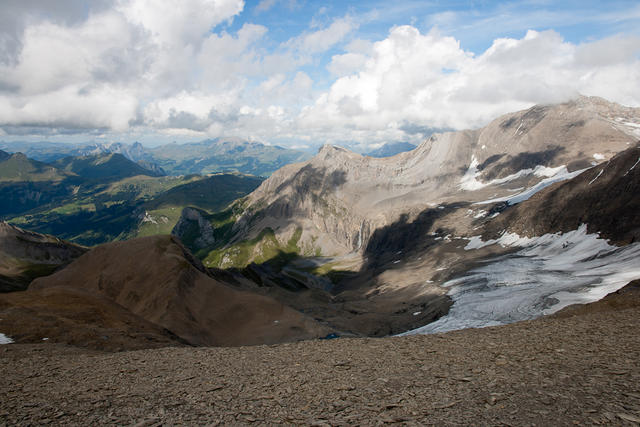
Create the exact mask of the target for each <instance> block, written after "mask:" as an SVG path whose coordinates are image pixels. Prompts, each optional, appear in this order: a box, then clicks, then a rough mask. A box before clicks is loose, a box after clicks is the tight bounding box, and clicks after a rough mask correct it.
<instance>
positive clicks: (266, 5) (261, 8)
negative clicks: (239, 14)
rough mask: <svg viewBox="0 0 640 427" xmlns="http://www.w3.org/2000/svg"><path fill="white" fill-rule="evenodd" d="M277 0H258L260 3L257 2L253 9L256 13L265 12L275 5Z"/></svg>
mask: <svg viewBox="0 0 640 427" xmlns="http://www.w3.org/2000/svg"><path fill="white" fill-rule="evenodd" d="M277 2H278V0H260V3H258V5H257V6H256V8H255V9H254V10H255V11H256V13H260V12H266V11H267V10H269V9H271V8H272V7H273V6H275V5H276V3H277Z"/></svg>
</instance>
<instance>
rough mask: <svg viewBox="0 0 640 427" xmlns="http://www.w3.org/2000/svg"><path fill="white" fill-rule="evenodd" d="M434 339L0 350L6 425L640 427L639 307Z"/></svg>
mask: <svg viewBox="0 0 640 427" xmlns="http://www.w3.org/2000/svg"><path fill="white" fill-rule="evenodd" d="M632 296H633V298H631V299H628V298H625V300H624V304H623V305H619V304H618V305H616V304H615V303H616V301H615V299H614V301H613V303H614V304H613V305H612V303H611V300H610V299H609V300H605V301H604V302H603V301H601V302H599V303H595V304H592V305H590V306H586V307H581V308H579V309H576V310H573V311H569V313H567V312H563V313H561V314H560V315H555V316H552V317H546V318H542V319H538V320H534V321H527V322H521V323H515V324H511V325H507V326H500V327H493V328H485V329H476V330H473V329H469V330H463V331H457V332H451V333H446V334H439V335H427V336H410V337H396V338H380V339H334V340H328V341H308V342H299V343H291V344H281V345H274V346H256V347H238V348H187V347H180V348H165V349H156V350H142V351H129V352H120V353H100V352H92V351H89V350H82V349H77V348H72V347H64V346H62V345H59V344H48V343H43V344H37V345H29V344H10V345H5V346H2V347H0V425H3V424H7V425H13V424H20V425H28V424H37V425H41V424H46V423H51V424H65V425H73V424H75V425H95V424H118V425H127V424H133V425H136V424H137V425H149V426H150V425H160V424H163V425H173V424H181V425H185V424H187V425H189V424H206V423H207V424H208V423H213V424H216V423H220V424H227V425H228V424H250V423H257V424H274V423H277V424H297V425H300V424H305V425H347V424H359V425H374V424H382V423H401V424H405V425H416V424H436V425H539V426H544V425H576V424H577V425H597V424H610V425H636V424H637V423H640V339H639V338H638V334H637V331H638V327H639V326H640V297H638V294H636V293H634V294H633V295H632Z"/></svg>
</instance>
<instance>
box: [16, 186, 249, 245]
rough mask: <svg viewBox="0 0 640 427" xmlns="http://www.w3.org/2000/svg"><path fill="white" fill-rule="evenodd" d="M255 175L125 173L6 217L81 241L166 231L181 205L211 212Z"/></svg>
mask: <svg viewBox="0 0 640 427" xmlns="http://www.w3.org/2000/svg"><path fill="white" fill-rule="evenodd" d="M260 182H261V180H260V179H258V178H255V177H246V176H239V175H214V176H209V177H202V176H197V175H190V176H185V177H149V176H136V177H128V178H125V179H122V180H119V181H116V182H112V183H109V184H104V185H96V186H92V187H89V188H86V189H81V190H80V191H78V192H77V193H76V194H74V195H71V196H69V197H67V198H66V199H64V200H63V201H62V202H60V203H53V204H51V205H48V206H42V207H40V208H39V209H35V210H33V211H30V212H28V213H27V214H23V215H18V216H11V217H9V219H10V221H11V222H12V223H14V224H16V225H19V226H21V227H24V228H28V229H31V230H34V231H38V232H42V233H47V234H54V235H56V236H59V237H61V238H64V239H67V240H71V241H73V242H76V243H81V244H84V245H95V244H100V243H105V242H108V241H112V240H121V239H127V238H133V237H138V236H149V235H155V234H169V233H170V232H171V230H172V229H173V227H174V225H175V224H176V222H177V221H178V219H179V217H180V214H181V212H182V208H184V207H186V206H194V207H198V208H201V209H206V210H207V211H209V212H211V211H217V210H220V209H223V208H224V207H226V206H227V205H228V204H229V203H231V202H232V201H233V200H235V199H237V198H239V197H242V196H245V195H246V194H248V193H249V192H251V191H252V190H253V189H255V188H256V187H257V186H258V185H259V184H260Z"/></svg>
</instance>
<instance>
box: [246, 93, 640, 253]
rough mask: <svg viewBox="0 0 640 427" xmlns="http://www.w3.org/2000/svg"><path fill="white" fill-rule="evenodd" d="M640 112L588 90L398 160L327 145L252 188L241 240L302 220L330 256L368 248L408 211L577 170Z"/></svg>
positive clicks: (628, 136) (628, 133)
mask: <svg viewBox="0 0 640 427" xmlns="http://www.w3.org/2000/svg"><path fill="white" fill-rule="evenodd" d="M639 111H640V110H639V109H633V108H626V107H622V106H619V105H617V104H612V103H609V102H606V101H604V100H602V99H599V98H587V97H581V98H579V99H577V100H575V101H572V102H569V103H566V104H560V105H553V106H536V107H533V108H531V109H529V110H526V111H520V112H517V113H512V114H508V115H505V116H502V117H500V118H498V119H496V120H494V121H493V122H491V123H490V124H489V125H488V126H486V127H485V128H482V129H479V130H474V131H461V132H449V133H444V134H436V135H433V136H432V137H430V138H429V139H428V140H427V141H425V142H423V143H422V144H421V145H420V146H419V147H417V148H416V149H415V150H413V151H409V152H406V153H401V154H398V155H396V156H393V157H390V158H384V159H374V158H369V157H363V156H360V155H358V154H355V153H353V152H350V151H348V150H346V149H343V148H340V147H335V146H330V145H327V146H324V147H323V148H322V149H321V150H320V152H319V153H318V154H317V155H316V156H315V157H314V158H313V159H311V160H310V161H309V162H306V163H301V164H294V165H289V166H286V167H284V168H282V169H280V170H279V171H277V172H276V173H274V174H273V176H272V177H271V178H269V179H268V180H266V181H265V182H264V183H263V184H262V185H261V186H260V187H259V188H258V189H257V190H256V191H255V192H254V193H252V194H251V195H250V198H249V204H248V207H247V210H246V213H245V215H244V217H243V218H241V220H240V221H239V222H238V224H237V227H236V228H237V230H238V238H239V239H242V238H246V237H249V236H255V235H257V234H258V233H259V232H260V230H262V229H264V228H265V227H271V228H274V229H275V228H276V227H278V226H280V228H281V229H283V231H282V232H281V233H286V231H284V229H287V228H288V229H289V230H290V229H292V228H297V227H301V228H302V230H303V233H302V238H301V241H302V244H303V245H309V246H314V248H319V249H320V251H321V252H322V253H323V254H326V255H344V254H346V253H349V252H352V251H360V252H362V251H363V250H364V249H365V246H366V243H367V242H368V241H369V239H370V238H371V236H372V233H373V232H374V231H375V230H376V229H380V228H381V227H384V226H387V225H389V224H392V223H393V222H394V221H397V220H398V219H399V218H401V217H402V216H408V219H409V218H415V216H416V215H418V214H419V213H420V212H422V211H424V210H425V209H429V208H430V207H434V206H438V205H446V204H452V203H458V202H464V203H482V202H487V201H490V202H492V203H493V202H499V201H504V200H510V199H511V200H512V202H516V201H521V200H523V199H524V198H525V197H529V196H530V195H531V194H533V192H535V191H536V190H539V189H542V188H543V187H544V186H545V185H547V184H551V183H553V182H555V181H559V180H562V179H567V178H571V177H573V176H576V174H577V173H578V171H581V170H584V169H586V168H589V167H591V166H593V165H594V164H597V163H599V162H602V161H604V160H606V159H609V158H611V157H612V156H613V155H614V154H615V153H617V152H620V151H622V150H624V149H626V148H629V147H630V146H631V145H632V144H634V143H635V142H636V141H637V140H638V138H639V136H640V135H638V128H637V127H635V126H633V125H634V124H636V123H638V122H640V113H639ZM250 219H251V221H249V220H250ZM248 223H251V225H250V226H246V225H245V224H248ZM274 225H275V227H274ZM468 225H469V224H466V225H462V227H465V226H467V227H468ZM290 232H291V231H290ZM465 232H466V230H465Z"/></svg>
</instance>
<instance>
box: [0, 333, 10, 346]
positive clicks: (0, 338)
mask: <svg viewBox="0 0 640 427" xmlns="http://www.w3.org/2000/svg"><path fill="white" fill-rule="evenodd" d="M12 342H13V340H12V339H11V338H9V337H8V336H6V335H5V334H3V333H1V332H0V345H2V344H11V343H12Z"/></svg>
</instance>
